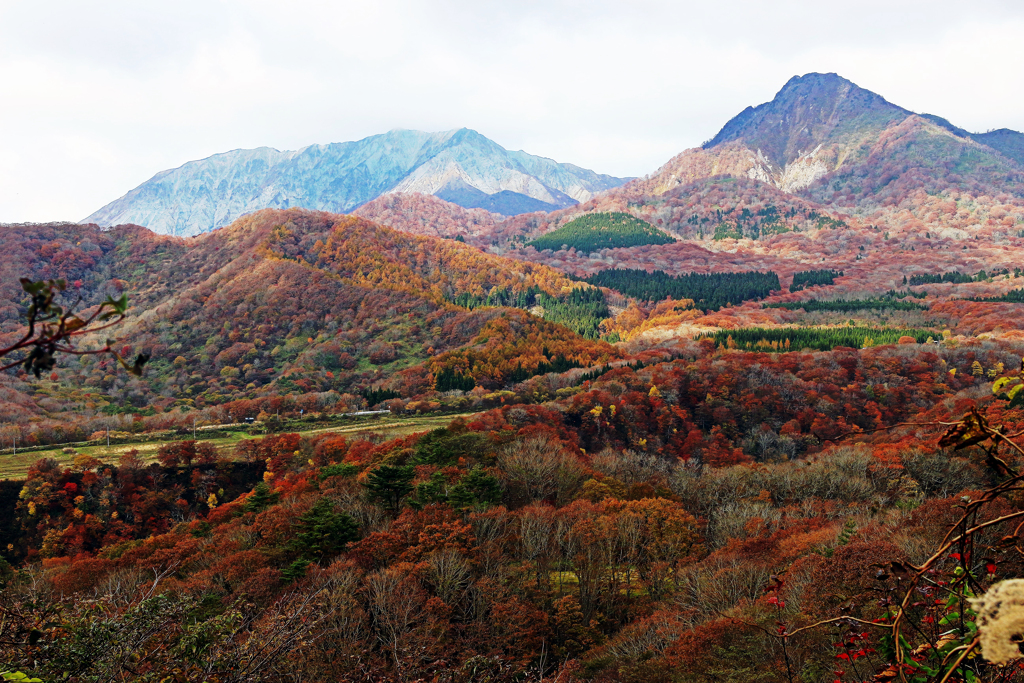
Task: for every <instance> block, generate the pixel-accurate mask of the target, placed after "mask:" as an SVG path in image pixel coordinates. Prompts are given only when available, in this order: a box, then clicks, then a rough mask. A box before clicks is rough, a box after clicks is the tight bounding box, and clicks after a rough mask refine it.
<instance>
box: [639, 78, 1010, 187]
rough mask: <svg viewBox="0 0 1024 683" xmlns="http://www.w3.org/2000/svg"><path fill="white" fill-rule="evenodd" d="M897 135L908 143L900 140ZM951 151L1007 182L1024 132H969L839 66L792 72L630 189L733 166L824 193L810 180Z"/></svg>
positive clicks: (919, 163) (739, 173)
mask: <svg viewBox="0 0 1024 683" xmlns="http://www.w3.org/2000/svg"><path fill="white" fill-rule="evenodd" d="M901 126H902V128H901ZM908 136H909V137H908ZM897 139H901V140H902V141H903V142H902V143H899V144H893V142H894V140H897ZM911 148H915V149H913V150H912V151H911ZM908 154H909V156H908ZM951 157H956V158H961V157H963V159H962V160H961V161H959V162H957V163H956V164H955V165H956V167H957V172H958V174H960V175H963V172H964V171H967V172H968V173H972V172H974V171H975V170H982V171H983V172H984V171H985V169H992V170H995V172H996V173H995V175H996V176H999V177H993V178H989V179H988V180H984V181H983V182H987V183H995V185H997V186H999V185H1005V182H1006V181H1007V178H1006V177H1005V176H1006V175H1007V174H1010V175H1014V174H1015V173H1016V172H1019V171H1020V170H1021V169H1022V167H1021V164H1022V163H1024V135H1022V134H1020V133H1017V132H1015V131H1011V130H1008V129H1001V130H998V131H992V132H989V133H983V134H974V133H968V132H967V131H965V130H963V129H961V128H957V127H956V126H954V125H953V124H951V123H949V121H947V120H945V119H943V118H941V117H938V116H933V115H917V114H915V113H914V112H912V111H910V110H908V109H904V108H903V107H900V106H898V105H895V104H892V103H891V102H889V101H887V100H886V99H885V98H883V97H882V96H880V95H877V94H875V93H873V92H871V91H869V90H865V89H864V88H861V87H859V86H857V85H856V84H854V83H852V82H850V81H848V80H846V79H845V78H842V77H840V76H838V75H836V74H834V73H828V74H821V73H810V74H806V75H804V76H795V77H793V78H792V79H790V80H789V82H787V83H786V84H785V85H784V86H783V87H782V89H781V90H780V91H779V92H778V94H777V95H776V96H775V97H774V98H773V99H772V100H771V101H770V102H766V103H764V104H761V105H758V106H756V107H747V108H746V109H744V110H743V111H742V112H740V113H739V114H738V115H737V116H735V117H734V118H733V119H732V120H730V121H729V122H728V123H726V124H725V126H724V127H723V128H722V129H721V131H719V133H718V134H717V135H715V136H714V137H713V138H712V139H711V140H709V141H708V142H706V143H705V144H704V145H702V146H701V147H699V148H696V149H690V150H686V151H684V152H682V153H681V154H679V155H677V156H676V157H674V158H673V159H671V160H670V161H669V162H668V163H666V164H665V165H664V166H663V167H662V168H661V169H659V170H658V171H657V172H656V173H654V174H653V175H651V176H649V177H647V178H642V179H638V180H635V181H633V182H632V183H630V184H628V185H627V186H626V187H624V188H623V192H624V193H625V194H627V195H632V196H642V195H657V194H661V193H663V192H666V191H668V190H670V189H672V188H674V187H678V186H680V185H685V184H688V183H692V182H695V181H697V180H700V179H702V178H709V177H713V176H716V175H729V176H735V177H743V176H745V177H748V178H753V179H756V180H760V181H762V182H765V183H768V184H771V185H774V186H776V187H778V188H780V189H782V190H785V191H787V192H801V191H807V192H808V193H809V194H810V195H811V196H814V197H815V198H816V199H819V200H820V199H822V198H825V195H824V194H823V193H822V192H820V191H818V192H814V191H811V190H809V189H808V188H811V186H812V185H815V184H816V183H817V184H818V185H819V186H824V185H826V184H828V183H826V182H825V180H826V178H827V179H829V180H830V181H834V180H835V174H837V173H841V174H847V175H849V174H850V173H854V174H855V175H858V176H864V175H870V173H871V171H870V169H881V168H883V167H888V168H889V170H890V171H891V170H893V169H895V170H896V171H897V174H898V175H906V174H908V173H911V169H913V168H914V167H920V168H922V169H926V170H927V172H928V173H929V174H931V175H932V176H935V174H936V173H937V171H938V169H937V164H938V165H942V164H944V163H946V162H948V161H950V158H951ZM855 167H859V169H858V170H857V171H856V172H853V171H851V169H853V168H855ZM911 174H912V173H911ZM889 175H891V173H890V174H889ZM944 175H946V173H940V174H939V176H940V177H941V176H944ZM990 175H991V174H990ZM891 180H892V178H890V182H891ZM1009 182H1010V183H1011V185H1012V186H1013V187H1009V188H1007V187H1000V188H996V189H1001V190H1005V189H1010V191H1012V192H1016V191H1017V190H1016V189H1015V184H1016V182H1017V181H1016V178H1010V179H1009ZM833 185H835V183H833ZM833 189H836V188H833ZM844 194H845V193H844ZM869 194H870V193H869ZM869 199H870V198H869ZM845 205H846V206H849V204H845Z"/></svg>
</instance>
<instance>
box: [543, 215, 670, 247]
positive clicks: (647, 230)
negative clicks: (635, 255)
mask: <svg viewBox="0 0 1024 683" xmlns="http://www.w3.org/2000/svg"><path fill="white" fill-rule="evenodd" d="M672 242H675V238H673V237H671V236H669V235H667V234H665V233H664V232H662V231H661V230H658V229H657V228H655V227H654V226H652V225H651V224H650V223H648V222H647V221H643V220H640V219H639V218H635V217H634V216H632V215H630V214H628V213H620V212H614V213H588V214H584V215H582V216H579V217H577V218H574V219H572V220H571V221H569V222H568V223H566V224H565V225H563V226H561V227H560V228H558V229H557V230H554V231H552V232H549V233H547V234H546V235H541V236H540V237H538V238H536V239H534V240H532V241H530V242H527V244H526V246H529V247H533V248H534V249H537V250H538V251H543V250H544V249H552V250H555V251H557V250H559V249H562V248H563V246H564V247H565V248H574V249H576V251H583V252H588V253H589V252H592V251H597V250H599V249H616V248H619V247H636V246H640V245H653V244H671V243H672Z"/></svg>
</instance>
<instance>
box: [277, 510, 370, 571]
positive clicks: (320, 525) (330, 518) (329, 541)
mask: <svg viewBox="0 0 1024 683" xmlns="http://www.w3.org/2000/svg"><path fill="white" fill-rule="evenodd" d="M295 526H296V534H295V539H294V540H293V541H292V546H293V549H294V550H296V551H297V552H298V553H299V555H300V556H301V557H302V558H303V559H307V560H310V561H316V562H320V561H323V560H325V559H329V558H331V557H334V556H335V555H337V554H338V553H340V552H341V551H342V550H343V549H344V548H345V546H346V545H347V544H348V543H350V542H352V541H355V540H356V539H358V538H359V525H358V524H356V522H355V520H353V519H352V518H351V517H349V516H348V514H346V513H344V512H338V511H337V510H335V509H334V503H333V502H331V500H330V499H329V498H321V499H320V500H318V501H317V502H316V503H315V504H314V505H313V507H312V508H310V509H309V512H307V513H306V514H304V515H302V516H301V517H299V520H298V522H297V524H296V525H295Z"/></svg>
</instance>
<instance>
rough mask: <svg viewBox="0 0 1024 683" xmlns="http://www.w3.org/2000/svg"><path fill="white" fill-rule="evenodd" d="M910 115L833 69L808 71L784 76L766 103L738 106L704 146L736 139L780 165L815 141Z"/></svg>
mask: <svg viewBox="0 0 1024 683" xmlns="http://www.w3.org/2000/svg"><path fill="white" fill-rule="evenodd" d="M910 114H911V112H910V111H908V110H906V109H903V108H902V107H898V106H896V105H894V104H891V103H890V102H888V101H887V100H886V99H885V98H884V97H882V96H881V95H877V94H875V93H873V92H871V91H870V90H865V89H864V88H861V87H859V86H858V85H857V84H855V83H853V82H851V81H848V80H846V79H845V78H843V77H842V76H839V75H838V74H834V73H809V74H805V75H803V76H794V77H793V78H791V79H789V81H788V82H787V83H786V84H785V85H784V86H783V87H782V89H781V90H780V91H779V92H778V94H776V95H775V98H774V99H773V100H772V101H771V102H766V103H764V104H761V105H759V106H757V107H747V108H746V109H744V110H743V111H742V112H740V114H739V115H738V116H736V117H735V118H733V119H732V120H731V121H729V123H727V124H726V125H725V127H724V128H722V130H721V131H720V132H719V133H718V135H716V136H715V137H714V138H713V139H712V140H711V141H710V142H708V143H706V144H705V145H704V148H705V149H710V148H711V147H715V146H717V145H721V144H724V143H726V142H731V141H734V140H739V141H742V142H744V143H745V144H746V145H747V146H748V147H750V148H752V149H759V150H761V152H762V153H763V154H764V155H765V157H767V158H768V160H769V161H771V162H772V163H773V164H775V165H776V166H778V167H780V168H781V167H784V166H785V165H786V164H788V163H790V162H792V161H794V160H795V159H796V158H798V157H799V156H800V155H801V154H805V153H808V152H811V151H813V150H814V149H815V148H816V147H817V146H818V145H821V144H826V143H832V142H841V141H842V140H843V139H844V138H849V137H852V136H854V135H856V134H857V133H860V132H863V131H865V129H876V128H877V129H881V128H884V127H886V126H888V125H890V124H891V123H893V122H894V121H898V120H902V119H904V118H906V117H907V116H909V115H910Z"/></svg>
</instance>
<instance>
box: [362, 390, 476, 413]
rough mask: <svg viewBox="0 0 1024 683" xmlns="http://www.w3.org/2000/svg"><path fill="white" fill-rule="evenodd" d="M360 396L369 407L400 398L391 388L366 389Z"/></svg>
mask: <svg viewBox="0 0 1024 683" xmlns="http://www.w3.org/2000/svg"><path fill="white" fill-rule="evenodd" d="M470 388H472V387H470ZM362 396H363V398H365V399H366V405H368V406H370V407H371V408H372V407H373V406H375V405H377V404H378V403H383V402H384V401H390V400H391V399H393V398H402V395H401V394H400V393H398V392H397V391H392V390H391V389H367V390H365V391H363V392H362Z"/></svg>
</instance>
